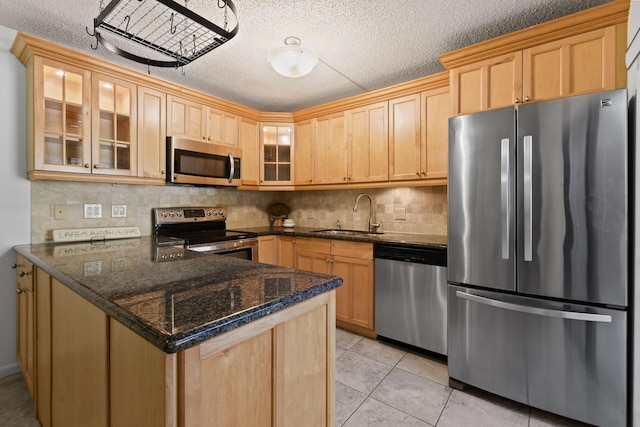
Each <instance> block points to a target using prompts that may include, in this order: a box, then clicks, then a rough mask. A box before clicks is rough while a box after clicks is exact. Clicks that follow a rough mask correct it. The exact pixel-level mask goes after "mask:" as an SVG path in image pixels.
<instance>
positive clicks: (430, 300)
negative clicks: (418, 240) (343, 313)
mask: <svg viewBox="0 0 640 427" xmlns="http://www.w3.org/2000/svg"><path fill="white" fill-rule="evenodd" d="M374 256H375V308H376V311H375V317H376V333H377V334H378V337H379V338H382V339H385V338H386V339H390V340H392V341H396V342H400V343H404V344H409V345H411V346H414V347H418V348H420V349H424V350H428V351H430V352H433V353H437V354H440V355H444V356H446V355H447V250H446V249H430V248H417V247H406V246H396V245H390V244H376V245H375V246H374Z"/></svg>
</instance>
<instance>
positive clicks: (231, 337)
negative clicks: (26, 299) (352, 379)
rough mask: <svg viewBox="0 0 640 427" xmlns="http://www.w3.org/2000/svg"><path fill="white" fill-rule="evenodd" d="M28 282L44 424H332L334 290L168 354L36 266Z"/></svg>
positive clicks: (175, 426) (172, 426)
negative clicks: (32, 309) (35, 338)
mask: <svg viewBox="0 0 640 427" xmlns="http://www.w3.org/2000/svg"><path fill="white" fill-rule="evenodd" d="M19 264H20V265H22V263H20V261H19ZM18 271H22V270H18ZM23 277H26V275H25V276H23ZM30 277H34V276H33V275H31V276H30ZM32 286H35V292H32V294H33V295H35V296H36V298H35V299H34V302H35V316H33V317H34V318H35V319H36V323H35V337H37V340H36V342H35V348H36V350H37V351H36V357H35V372H36V374H37V375H35V376H34V377H33V378H36V379H37V383H35V382H34V384H33V387H34V388H32V389H35V390H36V395H35V401H36V416H37V418H38V420H39V421H40V423H41V425H42V426H43V427H49V426H53V427H60V426H64V427H66V426H105V427H106V426H112V427H118V426H127V427H128V426H139V427H146V426H148V427H157V426H167V427H182V426H278V427H280V426H283V427H287V426H301V425H304V426H324V427H328V426H334V425H335V327H336V322H335V316H336V313H335V301H336V300H335V298H336V296H335V291H330V292H327V293H323V294H321V295H318V296H316V297H313V298H311V299H309V300H306V301H303V302H301V303H299V304H296V305H294V306H291V307H289V308H287V309H284V310H281V311H278V312H276V313H273V314H271V315H269V316H267V317H264V318H262V319H259V320H256V321H254V322H251V323H249V324H247V325H244V326H241V327H239V328H237V329H234V330H232V331H230V332H228V333H225V334H223V335H220V336H218V337H214V338H212V339H210V340H208V341H206V342H204V343H202V344H199V345H196V346H194V347H191V348H189V349H187V350H184V351H181V352H178V353H176V354H165V353H163V352H162V351H161V350H160V349H158V348H157V347H155V346H153V345H152V344H151V343H149V342H148V341H147V340H146V339H144V338H142V337H140V336H139V335H137V334H136V333H135V332H133V331H132V330H130V329H129V328H127V327H125V326H123V325H122V324H121V323H119V322H118V321H116V320H115V319H113V318H110V317H109V316H107V315H106V314H105V313H104V312H103V311H101V310H100V309H98V308H97V307H95V306H94V305H93V304H91V303H90V302H88V301H87V300H86V299H84V298H83V297H82V296H80V295H78V294H76V293H75V292H74V291H72V290H70V289H69V288H67V287H66V286H64V285H63V284H62V283H60V282H58V281H57V280H55V279H53V278H51V277H50V276H49V275H48V274H47V273H45V272H44V271H43V270H41V269H39V268H38V269H36V272H35V280H33V281H32ZM21 295H22V294H21ZM20 326H21V325H19V327H20ZM32 336H34V335H32Z"/></svg>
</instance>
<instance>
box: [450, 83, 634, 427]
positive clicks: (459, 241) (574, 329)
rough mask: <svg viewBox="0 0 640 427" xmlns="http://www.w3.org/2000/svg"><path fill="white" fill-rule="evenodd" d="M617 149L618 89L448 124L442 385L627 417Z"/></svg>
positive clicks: (594, 419)
mask: <svg viewBox="0 0 640 427" xmlns="http://www.w3.org/2000/svg"><path fill="white" fill-rule="evenodd" d="M628 149H629V148H628V142H627V96H626V91H625V90H618V91H610V92H603V93H598V94H590V95H583V96H576V97H571V98H564V99H558V100H551V101H545V102H539V103H532V104H525V105H520V106H518V108H517V109H515V108H513V107H508V108H502V109H498V110H492V111H487V112H481V113H477V114H470V115H466V116H459V117H454V118H452V119H450V121H449V182H448V185H449V188H448V191H449V194H448V198H449V225H448V227H449V230H448V233H449V246H448V282H449V290H448V292H449V293H448V325H449V328H448V347H449V377H450V378H451V383H452V385H460V386H462V385H464V384H469V385H472V386H476V387H478V388H481V389H484V390H487V391H490V392H492V393H495V394H498V395H501V396H504V397H507V398H509V399H512V400H515V401H519V402H522V403H525V404H527V405H530V406H533V407H537V408H540V409H543V410H546V411H549V412H553V413H557V414H560V415H563V416H566V417H569V418H573V419H577V420H580V421H583V422H587V423H592V424H596V425H602V426H605V425H606V426H624V425H626V423H627V417H628V408H627V399H628V394H627V389H628V386H627V370H628V367H627V360H628V359H627V316H628V312H627V311H628V310H627V309H628V303H629V296H628V275H629V271H628V270H629V262H628V255H629V253H628V252H629V250H628V246H629V240H628V231H629V224H628V210H629V201H628V200H629V184H628V177H629V163H628Z"/></svg>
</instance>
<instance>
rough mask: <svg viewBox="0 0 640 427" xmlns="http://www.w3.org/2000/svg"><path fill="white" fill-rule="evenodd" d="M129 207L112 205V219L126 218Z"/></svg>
mask: <svg viewBox="0 0 640 427" xmlns="http://www.w3.org/2000/svg"><path fill="white" fill-rule="evenodd" d="M126 216H127V205H111V218H126Z"/></svg>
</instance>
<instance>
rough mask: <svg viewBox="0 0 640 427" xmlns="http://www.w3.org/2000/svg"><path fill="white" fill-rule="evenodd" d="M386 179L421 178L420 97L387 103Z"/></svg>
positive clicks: (403, 98) (409, 97)
mask: <svg viewBox="0 0 640 427" xmlns="http://www.w3.org/2000/svg"><path fill="white" fill-rule="evenodd" d="M389 115H390V120H389V127H390V130H389V179H390V180H391V181H398V180H406V179H418V178H420V95H419V94H416V95H408V96H404V97H402V98H396V99H392V100H390V101H389Z"/></svg>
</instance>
